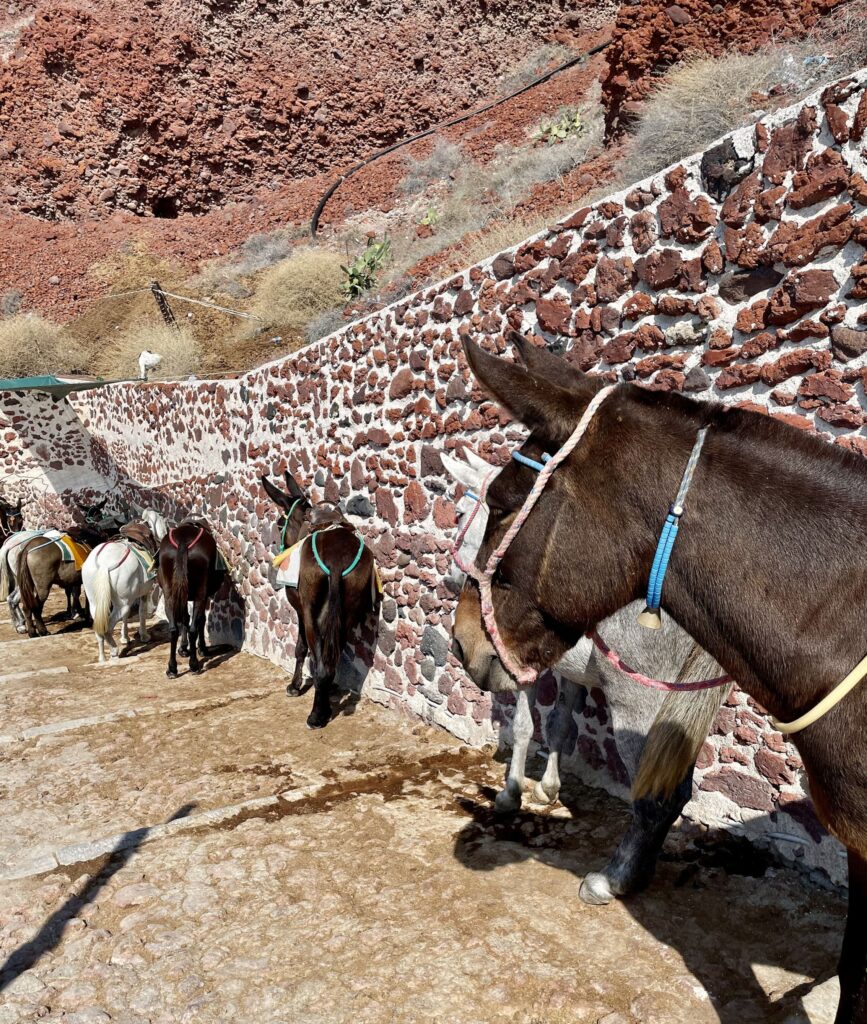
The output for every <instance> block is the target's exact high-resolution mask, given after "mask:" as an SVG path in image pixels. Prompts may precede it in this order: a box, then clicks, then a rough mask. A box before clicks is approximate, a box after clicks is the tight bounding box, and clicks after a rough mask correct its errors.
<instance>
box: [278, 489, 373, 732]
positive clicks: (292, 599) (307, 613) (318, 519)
mask: <svg viewBox="0 0 867 1024" xmlns="http://www.w3.org/2000/svg"><path fill="white" fill-rule="evenodd" d="M286 484H287V487H288V488H289V490H288V493H284V492H283V491H281V490H280V489H279V488H278V487H275V486H274V484H272V483H271V482H270V480H268V479H267V477H262V486H263V487H264V488H265V491H266V492H267V494H268V495H269V497H270V498H271V499H272V500H273V501H274V502H276V504H278V505H279V506H280V507H281V508H282V509H284V515H283V516H281V517H280V520H279V528H280V533H281V549H287V548H290V547H292V545H293V544H295V543H297V542H300V541H304V546H303V548H302V550H301V560H300V572H299V575H298V586H297V588H293V587H288V586H287V587H286V588H285V590H286V595H287V597H288V598H289V603H290V604H291V605H292V607H293V608H294V609H295V611H296V613H297V615H298V642H297V645H296V647H295V671H294V673H293V677H292V682H291V683H290V684H289V686H287V688H286V692H287V693H288V694H290V695H292V696H295V695H297V694H300V693H302V692H303V690H302V687H301V676H302V672H303V668H304V659H305V658H306V657H307V653H308V651H312V653H313V666H312V667H313V682H314V685H315V687H316V692H315V695H314V698H313V710H312V711H311V712H310V715H309V716H308V718H307V725H308V726H309V727H310V728H311V729H322V728H324V726H326V725H327V724H328V722H329V721H330V720H331V693H332V690H333V688H334V676H335V674H336V672H337V666H338V664H339V662H340V655H341V654H342V652H343V648H344V647H345V646H346V641H347V639H348V638H349V635H350V633H351V632H352V631H353V630H354V629H355V628H356V627H357V626H358V625H359V624H360V623H361V622H363V621H364V620H365V618H366V617H367V616H368V615H369V614H371V613H378V611H379V604H380V595H379V589H378V580H377V575H376V567H375V565H374V561H373V555H372V554H371V553H370V550H369V549H368V548H367V546H366V545H365V543H364V541H363V539H362V538H360V537H359V536H358V534H357V533H356V531H355V529H354V528H353V526H352V525H351V524H350V523H349V522H348V521H347V520H346V519H344V518H343V516H342V514H341V513H340V512H339V511H338V510H337V509H335V508H331V507H329V505H328V503H326V504H323V505H317V506H315V507H313V506H311V504H310V502H309V501H308V499H307V497H306V496H305V494H304V492H303V491H302V490H301V488H300V487H299V486H298V484H297V483H296V482H295V480H293V479H292V477H291V476H290V475H289V474H288V473H287V474H286Z"/></svg>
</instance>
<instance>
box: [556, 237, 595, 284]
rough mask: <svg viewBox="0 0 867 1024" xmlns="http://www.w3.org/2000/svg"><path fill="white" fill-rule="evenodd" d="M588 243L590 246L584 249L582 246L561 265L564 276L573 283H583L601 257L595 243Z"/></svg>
mask: <svg viewBox="0 0 867 1024" xmlns="http://www.w3.org/2000/svg"><path fill="white" fill-rule="evenodd" d="M586 244H587V245H588V246H589V248H587V249H584V247H583V246H582V248H581V249H579V250H578V251H577V252H574V253H572V254H571V255H570V256H567V257H566V259H564V260H563V262H562V263H561V265H560V269H561V271H562V273H563V277H564V278H565V279H566V280H567V281H571V282H572V284H581V282H582V281H583V280H584V279H585V278H586V277H587V275H588V274H589V273H590V271H591V270H592V269H593V268H594V267H595V266H596V261H597V260H598V259H599V256H598V254H597V251H596V246H595V245H593V243H586ZM582 250H583V251H582Z"/></svg>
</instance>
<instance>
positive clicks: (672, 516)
mask: <svg viewBox="0 0 867 1024" xmlns="http://www.w3.org/2000/svg"><path fill="white" fill-rule="evenodd" d="M707 432H708V428H707V427H702V428H701V430H699V432H698V436H697V437H696V439H695V444H694V445H693V446H692V452H691V454H690V456H689V462H687V464H686V469H685V470H684V473H683V478H682V479H681V481H680V488H679V489H678V492H677V497H676V498H675V499H674V504H673V505H672V506H671V508H670V509H669V512H668V516H667V517H666V519H665V525H664V526H663V528H662V533H661V534H660V537H659V542H658V544H657V545H656V554H655V555H654V556H653V565H652V566H651V569H650V579H649V581H648V584H647V610H648V611H650V612H658V611H659V608H660V605H661V604H662V584H663V582H664V581H665V573H666V571H667V570H668V563H669V560H670V559H671V551H672V548H673V547H674V542H675V540H676V539H677V531H678V530H679V529H680V517H681V516H682V515H683V513H684V502H685V501H686V496H687V494H688V492H689V488H690V486H691V484H692V478H693V476H694V475H695V468H696V466H697V465H698V459H699V456H700V455H701V449H702V446H703V445H704V439H705V437H706V436H707Z"/></svg>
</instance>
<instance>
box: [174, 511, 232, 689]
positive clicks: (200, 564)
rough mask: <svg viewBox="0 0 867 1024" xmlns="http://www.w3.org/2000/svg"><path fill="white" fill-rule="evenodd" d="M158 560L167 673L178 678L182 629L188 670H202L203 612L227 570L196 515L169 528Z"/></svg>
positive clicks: (204, 654)
mask: <svg viewBox="0 0 867 1024" xmlns="http://www.w3.org/2000/svg"><path fill="white" fill-rule="evenodd" d="M158 563H159V570H158V573H157V579H158V581H159V585H160V587H161V588H162V592H163V596H164V598H165V610H166V618H167V620H168V624H169V663H168V667H167V668H166V675H167V676H168V677H169V679H177V676H178V657H177V655H178V636H179V634H180V632H181V631H183V632H184V634H185V640H186V641H187V643H188V644H189V656H190V672H195V673H198V672H201V671H202V668H203V665H202V664H201V662H200V661H199V655H201V657H202V658H203V659H204V658H207V657H208V656H209V654H210V651H209V650H208V646H207V643H206V642H205V612H206V609H207V605H208V601H209V600H210V599H211V598H212V597H213V596H214V594H216V592H217V591H218V590H219V588H220V584H221V583H222V582H223V578H224V576H225V571H226V570H225V568H224V566H223V564H222V560H221V558H220V555H219V552H218V551H217V542H216V541H215V540H214V536H213V534H212V533H211V531H210V530H209V529H208V527H207V525H206V524H205V523H203V522H201V521H200V520H197V519H186V520H184V522H182V523H181V524H180V525H179V526H176V527H174V528H173V529H171V530H169V531H168V533H167V534H166V535H165V536H164V537H163V539H162V541H161V542H160V547H159V557H158ZM190 605H192V611H190Z"/></svg>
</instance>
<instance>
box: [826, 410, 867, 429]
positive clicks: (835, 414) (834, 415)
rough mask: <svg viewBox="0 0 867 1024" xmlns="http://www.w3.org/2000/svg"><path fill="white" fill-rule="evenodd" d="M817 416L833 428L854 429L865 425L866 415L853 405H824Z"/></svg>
mask: <svg viewBox="0 0 867 1024" xmlns="http://www.w3.org/2000/svg"><path fill="white" fill-rule="evenodd" d="M816 415H817V416H818V417H819V419H820V420H824V421H825V422H826V423H830V424H831V426H832V427H847V428H849V429H854V428H856V427H860V426H862V424H863V423H864V413H863V412H861V410H860V409H855V408H853V407H852V406H851V405H823V406H822V407H821V408H820V409H817V410H816Z"/></svg>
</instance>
